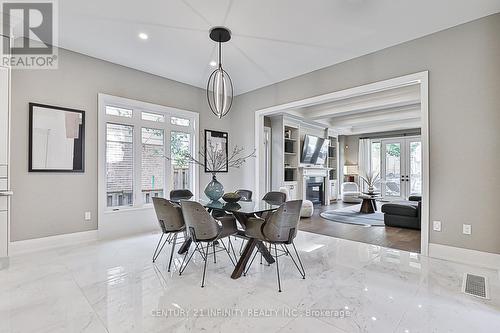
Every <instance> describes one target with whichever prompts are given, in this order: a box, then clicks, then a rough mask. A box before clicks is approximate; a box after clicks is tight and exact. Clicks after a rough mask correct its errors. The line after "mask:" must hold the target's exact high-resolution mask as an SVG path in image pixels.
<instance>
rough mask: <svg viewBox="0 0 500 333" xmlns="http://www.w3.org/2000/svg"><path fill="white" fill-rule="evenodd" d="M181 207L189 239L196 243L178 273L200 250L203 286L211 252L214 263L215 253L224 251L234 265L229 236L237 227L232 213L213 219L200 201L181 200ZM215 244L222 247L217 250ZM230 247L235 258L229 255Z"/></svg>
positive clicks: (181, 271) (215, 259)
mask: <svg viewBox="0 0 500 333" xmlns="http://www.w3.org/2000/svg"><path fill="white" fill-rule="evenodd" d="M181 209H182V215H183V216H184V221H185V222H186V229H187V231H188V233H189V235H190V237H191V240H192V241H193V242H194V243H195V244H196V248H195V249H194V251H192V252H191V255H189V258H188V259H187V261H186V258H187V256H188V253H186V255H185V256H184V259H183V261H182V264H181V268H180V270H179V275H181V274H182V273H183V272H184V270H185V269H186V267H187V265H188V264H189V262H190V261H191V258H192V257H193V254H194V253H195V252H197V251H198V252H200V253H201V256H202V258H203V260H204V266H203V278H202V281H201V287H202V288H203V287H204V286H205V272H206V269H207V261H208V256H209V255H212V254H213V256H214V263H216V262H217V257H216V253H217V252H220V251H225V252H226V253H227V255H228V256H229V259H230V260H231V262H232V263H233V265H236V263H235V260H236V254H235V253H234V248H233V245H232V243H231V238H230V237H229V236H232V235H235V234H236V233H237V232H238V229H237V228H236V219H235V218H234V216H232V215H226V216H222V217H219V218H217V219H215V218H214V217H213V216H211V215H210V214H209V213H208V212H207V211H206V210H205V208H204V207H203V206H202V205H201V204H200V203H198V202H195V201H181ZM226 237H227V239H228V246H227V247H226V245H225V244H224V241H223V238H226ZM204 244H206V248H203V247H204ZM217 245H222V247H223V249H219V250H217V249H216V246H217ZM210 247H212V253H209V250H210ZM230 249H232V252H233V255H234V259H235V260H233V258H232V257H231V254H230V252H229V250H230Z"/></svg>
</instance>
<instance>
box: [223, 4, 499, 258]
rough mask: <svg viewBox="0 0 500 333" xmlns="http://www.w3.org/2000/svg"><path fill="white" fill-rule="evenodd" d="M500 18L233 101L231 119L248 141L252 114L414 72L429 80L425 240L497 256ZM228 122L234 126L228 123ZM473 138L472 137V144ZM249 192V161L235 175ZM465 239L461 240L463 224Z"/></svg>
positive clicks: (251, 173)
mask: <svg viewBox="0 0 500 333" xmlns="http://www.w3.org/2000/svg"><path fill="white" fill-rule="evenodd" d="M499 32H500V14H496V15H492V16H489V17H486V18H483V19H480V20H477V21H473V22H470V23H467V24H464V25H461V26H458V27H454V28H451V29H448V30H444V31H441V32H438V33H435V34H432V35H429V36H426V37H423V38H420V39H416V40H413V41H410V42H407V43H404V44H400V45H397V46H394V47H390V48H387V49H384V50H381V51H378V52H375V53H373V54H369V55H366V56H363V57H360V58H356V59H353V60H349V61H346V62H343V63H340V64H337V65H334V66H331V67H328V68H324V69H321V70H318V71H315V72H312V73H308V74H305V75H302V76H299V77H296V78H293V79H290V80H286V81H283V82H280V83H277V84H274V85H272V86H268V87H265V88H262V89H259V90H256V91H253V92H250V93H247V94H244V95H240V96H238V98H237V99H236V105H235V108H234V110H233V111H232V119H238V123H239V124H245V126H242V127H241V135H240V136H239V139H240V142H241V144H243V145H246V146H250V145H251V146H253V144H254V129H253V124H254V112H255V111H256V110H258V109H261V108H265V107H269V106H273V105H277V104H281V103H286V102H289V101H294V100H299V99H303V98H307V97H311V96H316V95H320V94H326V93H329V92H333V91H337V90H342V89H347V88H351V87H355V86H359V85H363V84H367V83H371V82H376V81H380V80H386V79H390V78H394V77H398V76H402V75H406V74H411V73H416V72H420V71H425V70H428V71H429V80H430V88H429V89H430V97H429V98H430V106H429V108H430V111H429V112H430V214H431V221H432V220H441V221H442V222H443V226H442V232H433V231H431V235H430V240H431V242H432V243H439V244H445V245H451V246H457V247H462V248H469V249H475V250H481V251H487V252H493V253H500V241H499V240H498V235H500V223H499V217H498V212H497V209H496V204H497V203H496V202H497V196H498V193H500V177H497V174H498V170H500V148H499V145H498V143H499V142H500V112H499V106H500V93H499V91H500V38H499V37H498V36H499ZM233 124H234V122H233ZM471 138H473V139H471ZM239 177H240V179H242V180H243V182H244V183H245V185H246V186H247V187H249V188H253V187H254V185H253V184H254V181H255V179H254V164H253V163H252V164H248V165H247V166H246V167H245V169H244V170H241V171H240V172H239ZM463 223H471V224H472V235H470V236H467V235H462V233H461V231H462V224H463Z"/></svg>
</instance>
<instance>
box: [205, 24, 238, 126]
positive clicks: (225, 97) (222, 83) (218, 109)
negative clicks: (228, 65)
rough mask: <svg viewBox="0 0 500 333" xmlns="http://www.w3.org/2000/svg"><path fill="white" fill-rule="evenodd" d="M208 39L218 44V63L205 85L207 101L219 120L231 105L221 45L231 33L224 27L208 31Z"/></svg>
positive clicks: (230, 94)
mask: <svg viewBox="0 0 500 333" xmlns="http://www.w3.org/2000/svg"><path fill="white" fill-rule="evenodd" d="M210 39H212V40H213V41H214V42H217V43H219V45H218V46H219V62H218V65H217V69H216V70H214V71H213V72H212V74H211V75H210V77H209V78H208V83H207V99H208V106H209V107H210V110H212V112H213V113H214V114H215V115H216V116H217V117H219V119H220V118H222V117H224V116H225V115H226V114H227V113H228V112H229V109H231V106H232V104H233V82H232V81H231V77H229V74H228V73H227V72H226V71H225V70H224V69H223V68H222V43H225V42H227V41H229V40H230V39H231V31H229V30H228V29H227V28H224V27H214V28H212V29H210Z"/></svg>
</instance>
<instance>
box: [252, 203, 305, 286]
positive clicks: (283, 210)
mask: <svg viewBox="0 0 500 333" xmlns="http://www.w3.org/2000/svg"><path fill="white" fill-rule="evenodd" d="M301 207H302V200H293V201H287V202H285V203H283V204H282V205H281V206H280V207H279V208H278V210H277V211H275V212H274V213H271V214H269V215H268V216H267V217H266V219H262V218H257V217H252V218H249V220H248V222H247V224H246V229H245V235H246V236H248V237H251V238H256V239H258V240H261V241H264V242H268V243H269V244H270V245H271V246H270V247H272V246H274V255H273V257H274V259H275V260H276V273H277V275H278V291H279V292H281V279H280V270H279V262H278V258H279V257H280V256H282V255H286V256H288V257H289V258H290V259H292V261H293V263H294V264H295V267H297V270H298V271H299V273H300V275H301V276H302V278H303V279H305V278H306V272H305V270H304V266H303V265H302V260H300V256H299V253H298V252H297V248H296V247H295V244H294V243H293V240H294V239H295V236H296V235H297V226H298V223H299V220H300V209H301ZM278 245H279V246H280V247H281V250H280V252H281V254H279V255H278V248H277V246H278ZM288 245H292V247H293V250H294V252H295V256H296V259H297V260H295V258H294V257H293V255H292V253H291V252H290V251H289V250H288ZM258 252H259V251H258V250H255V253H254V255H253V257H252V260H251V261H250V264H249V265H248V267H247V269H246V271H245V275H246V273H247V272H248V270H249V269H250V266H252V263H253V261H254V259H255V256H256V255H257V253H258ZM270 252H271V251H270ZM271 255H272V252H271Z"/></svg>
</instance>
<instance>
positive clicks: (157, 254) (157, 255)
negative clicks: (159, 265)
mask: <svg viewBox="0 0 500 333" xmlns="http://www.w3.org/2000/svg"><path fill="white" fill-rule="evenodd" d="M162 236H163V234H162ZM160 241H161V238H160ZM167 241H168V237H167V238H165V241H164V242H163V244H162V246H161V247H160V249H159V250H158V252H156V251H155V254H156V256H155V254H153V262H155V261H156V259H158V257H159V256H160V253H161V251H162V250H163V247H164V246H165V244H167ZM158 245H160V242H158ZM158 245H157V246H156V249H158Z"/></svg>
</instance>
